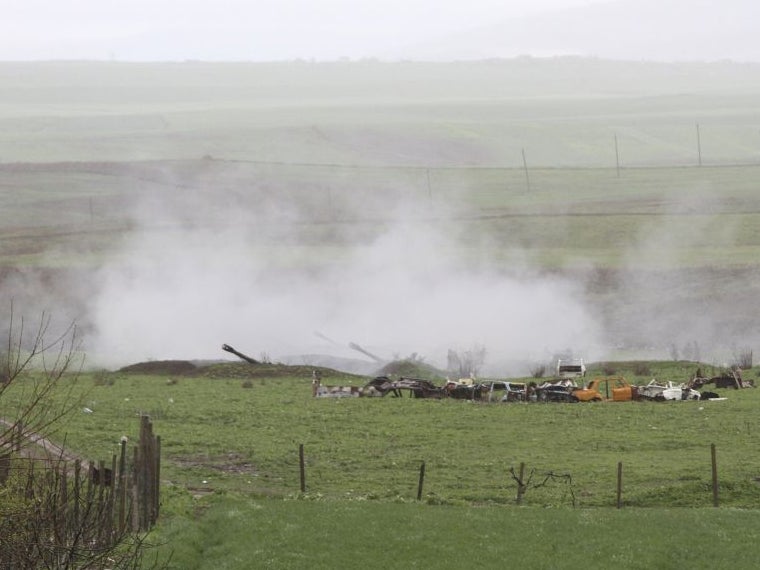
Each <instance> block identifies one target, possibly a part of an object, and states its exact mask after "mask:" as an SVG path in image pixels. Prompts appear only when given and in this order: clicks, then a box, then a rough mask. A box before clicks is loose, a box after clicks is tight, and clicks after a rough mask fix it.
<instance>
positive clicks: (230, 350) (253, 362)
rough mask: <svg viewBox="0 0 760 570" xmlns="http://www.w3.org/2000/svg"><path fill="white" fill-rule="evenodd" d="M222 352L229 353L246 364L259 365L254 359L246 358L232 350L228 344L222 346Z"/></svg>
mask: <svg viewBox="0 0 760 570" xmlns="http://www.w3.org/2000/svg"><path fill="white" fill-rule="evenodd" d="M222 350H224V351H225V352H230V353H232V354H234V355H235V356H237V357H238V358H242V359H243V360H245V361H246V362H250V363H251V364H261V362H259V361H258V360H256V359H255V358H251V357H250V356H246V355H245V354H243V353H242V352H238V351H237V350H235V349H234V348H232V347H231V346H230V345H229V344H223V345H222Z"/></svg>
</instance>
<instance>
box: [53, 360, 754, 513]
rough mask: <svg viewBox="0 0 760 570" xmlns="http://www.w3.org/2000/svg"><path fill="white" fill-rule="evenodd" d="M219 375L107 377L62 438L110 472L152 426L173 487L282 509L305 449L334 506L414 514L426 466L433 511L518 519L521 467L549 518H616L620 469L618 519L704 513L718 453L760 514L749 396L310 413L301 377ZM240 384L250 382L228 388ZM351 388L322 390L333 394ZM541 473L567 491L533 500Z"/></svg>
mask: <svg viewBox="0 0 760 570" xmlns="http://www.w3.org/2000/svg"><path fill="white" fill-rule="evenodd" d="M627 366H633V363H629V364H628V365H626V364H623V365H621V366H620V367H618V370H617V371H618V373H623V374H624V375H626V372H627V371H629V370H630V369H628V368H627ZM695 367H696V365H694V364H686V363H676V364H670V363H667V365H662V366H659V365H657V364H652V365H650V367H649V372H651V375H652V376H655V377H657V378H659V379H661V380H663V381H667V380H669V379H678V380H679V381H683V380H685V379H686V377H688V376H687V375H686V372H687V371H689V370H690V371H691V373H693V371H694V370H695ZM211 370H213V368H212V369H211ZM222 370H226V372H224V374H223V375H222V374H220V373H219V372H217V373H216V374H217V375H218V376H216V377H215V374H214V373H213V372H209V376H210V377H175V378H172V379H171V381H169V382H167V379H166V378H165V377H155V376H140V375H125V374H120V373H112V374H111V375H110V377H109V378H108V381H106V379H105V378H104V376H103V373H102V372H101V373H98V374H97V376H96V377H95V378H94V379H93V378H89V377H87V376H85V377H83V378H82V380H81V382H80V385H79V386H78V387H77V390H78V392H79V394H80V395H81V399H82V406H87V407H88V408H89V409H91V410H93V413H91V414H84V413H78V414H75V415H73V416H72V417H70V418H69V419H68V420H67V421H66V422H65V423H63V424H61V426H60V429H61V431H60V432H59V434H58V437H59V438H60V439H64V438H65V441H66V442H67V445H68V446H69V447H71V448H72V449H76V450H79V451H81V452H82V453H83V454H85V456H87V457H90V458H92V459H95V460H98V459H105V460H108V459H109V458H110V456H111V455H112V454H114V453H116V452H117V450H118V444H119V438H120V437H121V435H123V434H126V435H131V434H132V433H134V431H135V430H136V428H137V419H136V418H137V416H138V415H139V414H141V413H145V414H149V415H150V416H151V418H152V420H153V422H154V431H155V432H156V433H157V434H159V435H161V437H162V441H163V443H162V450H163V465H162V476H163V477H164V478H165V482H166V484H167V485H170V486H177V487H179V488H185V489H195V490H201V491H203V492H213V491H223V492H235V493H247V494H252V495H254V496H273V497H281V498H282V497H294V496H298V495H299V493H300V491H299V477H298V446H299V445H300V444H303V445H304V449H305V456H306V472H307V494H308V495H309V496H312V497H323V498H329V499H335V500H337V499H350V500H379V501H389V500H390V501H394V500H398V499H412V498H414V497H415V496H416V486H417V482H418V472H419V467H420V464H421V462H423V461H424V462H425V464H426V481H425V500H426V501H428V502H430V503H433V504H455V505H495V504H509V503H511V502H512V501H513V500H514V497H515V493H516V483H515V481H514V480H513V478H512V475H511V474H510V471H511V470H517V469H518V468H519V465H520V464H521V463H525V465H526V470H527V471H526V472H527V473H528V474H529V475H531V476H532V479H531V485H530V488H529V489H528V492H527V493H526V496H525V502H526V504H527V505H532V506H556V507H558V506H563V507H568V506H573V505H576V506H579V507H603V506H611V505H614V502H615V489H616V468H617V464H618V462H621V461H622V462H623V463H624V473H625V477H624V487H625V493H624V501H625V504H627V505H631V506H641V507H670V506H689V507H705V506H709V505H710V504H711V501H712V496H711V492H710V445H711V444H713V443H714V444H715V445H716V447H717V450H718V457H719V467H720V472H721V485H722V486H721V489H722V490H721V495H722V496H721V502H722V504H724V505H726V506H731V507H736V508H752V507H753V506H754V505H755V504H757V501H758V500H759V499H760V486H759V485H758V484H757V483H756V482H755V479H756V477H757V476H758V475H759V474H760V464H758V463H757V462H755V461H753V460H752V459H751V457H753V446H754V441H755V437H756V434H757V433H758V430H760V424H758V420H757V419H756V417H755V413H754V410H755V408H756V406H757V402H758V400H759V399H760V393H758V392H757V391H756V390H751V389H750V390H742V391H734V390H727V391H725V395H726V396H727V398H728V399H727V400H726V401H721V402H709V401H708V402H670V403H653V402H626V403H614V404H613V403H608V404H602V405H573V404H568V405H544V404H535V405H534V404H525V405H523V404H518V405H504V404H496V403H493V404H481V403H471V402H466V401H459V400H443V401H431V400H416V399H409V398H403V399H396V398H391V397H386V398H382V399H372V398H366V399H365V398H361V399H338V400H331V399H314V398H312V397H311V386H310V376H308V375H306V374H304V375H303V376H302V377H287V376H286V377H276V378H272V377H269V378H266V377H250V376H246V375H245V366H243V367H242V368H241V367H239V365H227V366H226V367H225V368H222ZM233 371H235V372H234V373H236V374H242V377H238V378H229V374H232V373H233ZM595 373H596V372H595V369H592V371H591V374H595ZM628 377H629V378H630V379H631V381H635V382H639V383H644V382H647V381H648V380H649V379H651V377H650V376H649V375H647V376H643V377H636V376H633V375H628ZM347 379H350V378H348V377H345V376H344V377H335V378H332V379H331V378H329V377H327V378H326V379H325V383H345V382H346V381H347ZM365 381H366V379H362V378H358V377H357V378H354V379H353V380H352V383H354V384H363V383H364V382H365ZM244 382H245V383H246V386H251V387H250V388H249V387H244V386H243V384H244ZM684 434H688V435H684ZM548 473H552V474H555V475H558V476H562V477H558V478H556V479H551V480H550V481H548V482H547V484H546V485H540V483H542V482H543V480H544V479H545V478H546V475H547V474H548ZM565 476H567V478H565ZM568 478H569V479H568Z"/></svg>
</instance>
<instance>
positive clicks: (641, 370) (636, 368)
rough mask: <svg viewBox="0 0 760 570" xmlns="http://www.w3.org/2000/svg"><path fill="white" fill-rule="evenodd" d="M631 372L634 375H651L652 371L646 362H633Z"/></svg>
mask: <svg viewBox="0 0 760 570" xmlns="http://www.w3.org/2000/svg"><path fill="white" fill-rule="evenodd" d="M633 373H634V374H635V375H636V376H651V375H652V371H651V370H650V368H649V364H647V363H646V362H635V363H634V364H633Z"/></svg>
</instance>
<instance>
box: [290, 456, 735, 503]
mask: <svg viewBox="0 0 760 570" xmlns="http://www.w3.org/2000/svg"><path fill="white" fill-rule="evenodd" d="M298 459H299V461H298V471H299V480H300V492H301V493H307V491H308V492H318V487H319V483H317V484H315V485H312V486H311V487H312V488H311V489H308V488H307V485H306V472H307V469H306V464H307V456H306V454H305V451H304V445H303V444H299V446H298ZM425 473H426V465H425V461H422V462H421V463H420V466H419V475H418V478H417V487H416V488H417V497H416V498H417V501H421V500H422V499H423V490H424V485H425ZM509 473H510V476H511V479H512V481H513V482H514V489H515V495H514V503H515V504H517V505H521V504H523V500H524V498H525V495H526V493H527V492H528V491H530V490H532V489H539V488H542V487H548V486H550V485H552V484H557V485H559V486H561V487H562V490H563V494H565V495H567V496H568V497H569V500H570V504H571V505H572V506H573V507H575V506H577V504H576V494H575V491H574V487H573V479H572V476H571V475H570V474H567V473H554V472H546V473H537V472H535V470H531V471H530V472H527V471H526V464H525V463H520V465H519V468H518V469H517V470H515V469H514V468H510V469H509ZM536 476H537V479H538V480H536V481H534V477H536ZM408 477H409V484H410V485H411V484H412V483H413V474H412V472H411V471H409V475H408ZM623 481H624V478H623V462H622V461H619V462H618V463H617V466H616V486H615V490H614V491H615V493H614V496H615V502H614V505H615V506H616V507H617V508H618V509H621V508H623V506H624V504H625V503H624V493H623V491H624V485H623ZM707 488H708V489H709V491H710V494H711V498H712V506H713V507H716V508H717V507H719V506H720V485H719V478H718V461H717V451H716V446H715V444H714V443H713V444H710V484H709V485H708V486H707Z"/></svg>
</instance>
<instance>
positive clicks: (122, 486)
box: [116, 437, 127, 534]
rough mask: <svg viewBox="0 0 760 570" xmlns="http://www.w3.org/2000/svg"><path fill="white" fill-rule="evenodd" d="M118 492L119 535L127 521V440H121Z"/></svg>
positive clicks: (124, 438)
mask: <svg viewBox="0 0 760 570" xmlns="http://www.w3.org/2000/svg"><path fill="white" fill-rule="evenodd" d="M116 492H117V493H118V495H119V508H118V512H119V534H121V533H123V532H124V528H125V527H126V521H127V438H126V437H123V438H122V439H121V450H120V454H119V477H118V485H117V486H116Z"/></svg>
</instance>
